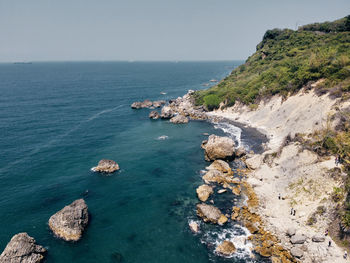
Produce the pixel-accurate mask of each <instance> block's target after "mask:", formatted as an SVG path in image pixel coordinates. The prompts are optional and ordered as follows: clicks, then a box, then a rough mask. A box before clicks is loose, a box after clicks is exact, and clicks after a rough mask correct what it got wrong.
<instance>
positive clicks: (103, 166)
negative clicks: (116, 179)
mask: <svg viewBox="0 0 350 263" xmlns="http://www.w3.org/2000/svg"><path fill="white" fill-rule="evenodd" d="M91 170H92V171H94V172H100V173H113V172H115V171H118V170H119V165H118V164H117V163H116V162H115V161H113V160H107V159H103V160H101V161H99V162H98V165H97V166H96V167H93V168H92V169H91Z"/></svg>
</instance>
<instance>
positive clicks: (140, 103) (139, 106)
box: [131, 100, 165, 109]
mask: <svg viewBox="0 0 350 263" xmlns="http://www.w3.org/2000/svg"><path fill="white" fill-rule="evenodd" d="M164 104H165V101H164V100H158V101H153V102H152V101H150V100H144V101H136V102H134V103H132V104H131V108H132V109H142V108H152V107H153V108H160V107H161V106H162V105H164Z"/></svg>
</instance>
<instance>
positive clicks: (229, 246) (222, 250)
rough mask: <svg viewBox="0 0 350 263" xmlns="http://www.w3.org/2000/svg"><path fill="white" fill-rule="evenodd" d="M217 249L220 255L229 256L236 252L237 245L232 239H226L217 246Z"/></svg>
mask: <svg viewBox="0 0 350 263" xmlns="http://www.w3.org/2000/svg"><path fill="white" fill-rule="evenodd" d="M215 251H216V252H217V253H218V254H220V255H223V256H226V257H228V256H232V255H233V254H234V253H235V252H236V247H235V245H234V244H233V243H232V242H231V241H229V240H224V241H223V242H222V243H221V244H220V245H218V246H217V247H216V249H215Z"/></svg>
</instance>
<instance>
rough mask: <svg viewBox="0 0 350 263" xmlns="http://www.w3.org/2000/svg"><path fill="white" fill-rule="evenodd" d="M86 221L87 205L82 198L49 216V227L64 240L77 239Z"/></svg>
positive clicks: (87, 217) (87, 218) (87, 219)
mask: <svg viewBox="0 0 350 263" xmlns="http://www.w3.org/2000/svg"><path fill="white" fill-rule="evenodd" d="M88 221H89V215H88V207H87V205H86V203H85V201H84V200H83V199H78V200H76V201H74V202H73V203H71V204H70V205H68V206H65V207H64V208H63V209H61V210H60V211H58V212H57V213H56V214H54V215H53V216H51V217H50V219H49V227H50V229H51V230H52V232H53V233H54V234H55V235H56V236H57V237H59V238H62V239H63V240H65V241H78V240H79V239H80V238H81V236H82V234H83V231H84V229H85V227H86V226H87V224H88Z"/></svg>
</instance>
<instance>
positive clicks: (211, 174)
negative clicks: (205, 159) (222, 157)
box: [202, 170, 227, 184]
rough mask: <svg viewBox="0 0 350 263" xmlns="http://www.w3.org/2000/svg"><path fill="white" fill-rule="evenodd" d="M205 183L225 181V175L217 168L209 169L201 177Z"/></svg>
mask: <svg viewBox="0 0 350 263" xmlns="http://www.w3.org/2000/svg"><path fill="white" fill-rule="evenodd" d="M202 179H203V180H204V182H205V183H207V184H208V183H225V182H226V181H227V180H226V176H225V174H224V173H222V172H220V171H218V170H209V171H208V172H207V173H206V174H205V175H204V176H203V177H202Z"/></svg>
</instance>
